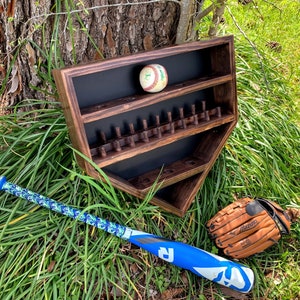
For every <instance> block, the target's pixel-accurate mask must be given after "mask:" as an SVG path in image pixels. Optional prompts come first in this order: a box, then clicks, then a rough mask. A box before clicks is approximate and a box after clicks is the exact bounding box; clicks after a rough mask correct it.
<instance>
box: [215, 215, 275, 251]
mask: <svg viewBox="0 0 300 300" xmlns="http://www.w3.org/2000/svg"><path fill="white" fill-rule="evenodd" d="M273 226H274V221H273V220H272V218H271V217H270V216H269V215H268V214H267V213H262V214H260V215H259V216H256V217H255V218H253V219H250V220H249V221H248V222H246V223H244V224H242V225H241V226H240V227H238V228H235V229H233V230H231V231H229V232H227V233H226V234H221V235H220V236H218V237H217V238H216V241H215V242H216V245H217V246H218V247H220V248H226V247H228V245H230V244H231V245H233V244H234V243H236V242H238V241H240V240H243V239H244V238H246V237H247V236H250V235H252V234H253V233H255V232H256V231H258V230H260V229H261V228H262V227H263V228H267V227H270V228H272V227H273Z"/></svg>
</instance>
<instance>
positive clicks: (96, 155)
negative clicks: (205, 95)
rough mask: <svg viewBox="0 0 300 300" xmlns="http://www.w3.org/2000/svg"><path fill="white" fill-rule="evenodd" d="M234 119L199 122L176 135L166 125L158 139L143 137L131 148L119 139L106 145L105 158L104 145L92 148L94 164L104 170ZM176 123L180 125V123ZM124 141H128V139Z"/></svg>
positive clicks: (176, 132) (225, 116)
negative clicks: (144, 139)
mask: <svg viewBox="0 0 300 300" xmlns="http://www.w3.org/2000/svg"><path fill="white" fill-rule="evenodd" d="M234 119H235V117H234V116H233V115H224V116H222V117H217V116H213V117H212V118H211V119H210V120H209V121H205V120H203V121H202V122H199V123H198V125H188V126H187V127H186V128H177V129H176V131H175V132H174V133H172V132H171V131H170V130H168V129H169V126H168V125H165V126H166V127H167V131H166V132H165V133H164V134H163V135H162V136H161V137H158V136H157V135H156V134H153V133H152V134H151V135H150V134H149V135H148V140H147V141H143V138H142V137H141V139H140V140H139V141H136V142H135V146H134V147H130V145H128V144H129V143H128V144H127V145H124V143H121V142H120V141H118V139H115V140H112V141H110V142H108V143H107V144H106V145H109V147H107V148H108V151H106V155H105V157H101V148H102V147H103V145H99V146H98V147H93V148H91V155H92V157H93V160H94V162H95V163H96V164H97V165H98V166H99V167H100V168H103V167H105V166H108V165H111V164H114V163H116V162H118V161H121V160H124V159H128V158H132V157H134V156H136V155H139V154H142V153H145V152H148V151H151V150H154V149H157V148H160V147H163V146H166V145H168V144H171V143H174V142H176V141H178V140H180V139H183V138H185V137H187V136H193V135H196V134H198V133H200V132H204V131H207V130H210V129H212V128H216V127H218V126H221V125H223V124H227V123H231V122H233V121H234ZM174 123H179V121H177V122H174ZM148 131H149V132H151V131H152V132H153V131H155V130H154V129H151V128H149V130H148ZM142 134H143V132H140V133H137V135H141V136H142ZM124 139H126V137H125V138H124ZM115 142H119V144H120V147H121V148H122V149H120V150H119V151H118V150H115V146H114V143H115Z"/></svg>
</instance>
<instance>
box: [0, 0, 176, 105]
mask: <svg viewBox="0 0 300 300" xmlns="http://www.w3.org/2000/svg"><path fill="white" fill-rule="evenodd" d="M141 1H142V0H132V1H131V3H129V1H128V0H64V1H61V0H51V1H48V0H40V1H35V0H28V1H16V0H0V16H1V18H0V42H1V45H0V80H1V89H0V95H1V101H0V110H1V108H2V109H4V108H6V107H11V106H14V105H15V104H16V103H18V102H20V101H22V100H23V99H46V100H52V101H53V99H54V93H55V85H54V82H53V79H52V76H51V70H52V69H54V68H60V67H63V66H70V65H74V64H79V63H83V62H87V61H93V60H97V59H104V58H111V57H116V56H119V55H126V54H130V53H134V52H138V51H143V50H150V49H153V48H159V47H162V46H167V45H171V44H174V43H175V39H176V32H177V26H178V21H179V16H180V4H179V3H178V1H158V0H154V1H151V0H146V1H143V4H141Z"/></svg>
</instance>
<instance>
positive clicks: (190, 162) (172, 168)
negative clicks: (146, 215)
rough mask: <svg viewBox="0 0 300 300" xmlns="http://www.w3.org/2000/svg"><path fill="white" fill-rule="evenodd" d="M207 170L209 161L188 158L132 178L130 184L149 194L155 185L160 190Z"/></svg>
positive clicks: (193, 157) (192, 157)
mask: <svg viewBox="0 0 300 300" xmlns="http://www.w3.org/2000/svg"><path fill="white" fill-rule="evenodd" d="M206 168H207V161H206V162H205V161H204V160H203V159H201V158H199V157H196V156H188V157H186V158H185V159H182V160H178V161H176V162H174V163H172V164H169V165H166V166H162V167H161V168H158V169H155V170H152V171H150V172H147V173H144V174H143V175H141V176H137V177H134V178H130V179H129V180H128V182H129V183H130V184H132V185H133V186H135V187H136V188H137V189H138V190H141V192H142V193H147V192H148V191H149V190H150V189H151V187H152V186H153V184H156V185H157V186H159V187H160V188H164V187H167V186H170V185H172V184H174V183H177V182H179V181H181V180H184V179H186V178H189V177H191V176H193V175H196V174H199V173H201V172H203V171H204V170H205V169H206Z"/></svg>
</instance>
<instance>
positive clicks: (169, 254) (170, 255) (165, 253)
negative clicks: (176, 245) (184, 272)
mask: <svg viewBox="0 0 300 300" xmlns="http://www.w3.org/2000/svg"><path fill="white" fill-rule="evenodd" d="M158 257H160V258H161V259H163V260H165V261H167V262H170V263H171V262H173V261H174V249H173V248H165V247H160V248H159V249H158Z"/></svg>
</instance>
